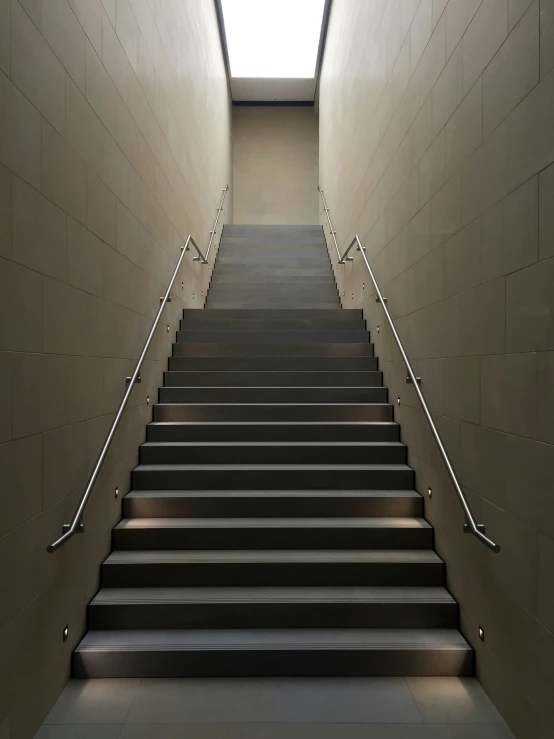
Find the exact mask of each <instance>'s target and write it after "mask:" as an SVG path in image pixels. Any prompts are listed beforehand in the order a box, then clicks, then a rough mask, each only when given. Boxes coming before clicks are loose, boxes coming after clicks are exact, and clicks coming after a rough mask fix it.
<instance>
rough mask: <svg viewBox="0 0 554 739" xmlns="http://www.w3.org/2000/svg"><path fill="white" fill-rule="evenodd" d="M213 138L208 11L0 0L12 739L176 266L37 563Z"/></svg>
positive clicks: (217, 119)
mask: <svg viewBox="0 0 554 739" xmlns="http://www.w3.org/2000/svg"><path fill="white" fill-rule="evenodd" d="M230 143H231V142H230V104H229V97H228V89H227V80H226V76H225V69H224V65H223V61H222V55H221V46H220V42H219V35H218V30H217V22H216V17H215V11H214V4H213V3H212V2H206V1H205V0H188V1H187V2H186V3H185V2H181V1H180V0H164V2H158V1H156V0H19V1H18V0H0V481H1V483H0V725H1V726H2V727H6V726H7V725H8V721H9V723H10V725H11V735H10V736H11V739H16V738H17V739H26V738H28V737H31V736H32V735H33V733H34V730H35V728H36V726H37V724H38V723H39V722H40V721H41V719H42V718H43V716H44V714H45V712H46V711H47V709H48V708H49V707H50V705H51V703H52V702H53V701H54V699H55V698H56V697H57V695H58V693H59V691H60V690H61V688H62V686H63V684H64V681H65V680H66V678H67V676H68V668H69V659H70V654H71V651H72V649H73V647H74V646H75V644H76V642H77V641H78V640H79V637H80V636H81V634H82V633H83V630H84V626H85V621H84V619H85V604H86V603H87V601H88V600H89V599H90V598H91V597H92V596H93V594H94V592H95V590H96V588H97V584H98V576H99V564H100V562H101V561H102V559H103V557H105V555H106V554H107V552H108V550H109V547H110V530H111V527H112V525H113V524H114V522H115V521H116V520H117V518H118V516H119V513H120V502H121V497H122V495H123V494H124V493H125V491H126V490H127V489H128V486H129V481H130V475H129V472H130V470H131V469H132V468H133V466H134V465H135V463H136V459H137V449H138V445H139V443H140V442H141V441H142V440H143V438H144V429H145V424H146V423H147V421H148V419H149V418H150V414H151V406H149V405H147V403H146V398H147V396H149V397H150V398H151V399H152V400H154V399H155V398H156V388H157V386H158V384H159V382H160V378H161V373H162V370H163V369H164V367H165V365H166V357H167V355H168V354H169V353H170V345H171V342H172V341H173V339H174V335H175V334H174V331H175V329H176V326H177V322H178V318H179V314H180V312H181V310H182V307H183V305H185V306H196V307H201V306H202V303H203V296H202V292H203V291H205V287H206V283H207V278H208V276H209V268H206V267H200V266H199V265H198V264H194V265H193V262H192V258H191V256H190V255H186V256H185V263H184V266H183V269H182V271H181V273H180V275H179V278H178V280H177V283H176V289H175V293H174V299H173V301H172V303H171V304H170V305H169V306H168V309H167V318H166V319H164V320H163V326H162V327H161V331H160V333H159V335H158V337H157V338H156V339H155V346H154V348H153V349H152V351H151V353H150V355H149V357H148V358H147V361H146V363H145V365H144V366H143V368H142V377H143V382H142V384H141V385H138V386H137V388H136V391H135V393H134V396H133V397H132V401H131V405H132V408H130V409H129V410H128V411H127V413H126V415H125V417H124V420H123V422H122V427H121V428H120V431H119V432H118V435H117V437H116V440H115V443H114V445H113V448H112V450H111V451H110V453H109V456H108V459H107V461H106V464H105V465H104V470H103V472H102V475H101V478H100V480H99V482H98V484H97V485H96V488H95V490H94V494H93V496H92V500H91V503H90V506H89V508H88V510H87V512H86V515H85V533H84V535H82V536H77V537H75V538H73V539H72V540H71V541H70V542H69V543H68V544H67V545H66V546H65V547H64V548H63V549H62V550H60V551H59V552H58V553H56V554H55V555H50V554H47V553H46V545H47V544H48V543H49V542H50V541H52V540H53V539H55V538H57V537H58V536H59V535H60V533H61V530H62V529H61V527H62V524H63V523H64V522H67V521H68V520H69V518H70V514H72V513H73V511H74V508H75V504H76V502H77V498H78V496H79V495H80V493H81V492H82V490H83V485H84V483H85V481H86V478H87V473H88V472H89V470H90V469H91V467H92V464H93V462H94V460H95V457H96V454H97V452H98V450H99V448H100V445H101V443H102V442H103V440H104V438H105V435H106V432H107V429H108V427H109V425H110V422H111V421H112V418H113V414H114V412H115V410H116V408H117V406H118V403H119V401H120V398H121V397H122V394H123V392H124V390H125V376H126V375H128V374H129V373H130V371H131V369H132V367H133V358H136V357H137V356H138V353H139V350H140V348H141V346H142V344H143V341H144V339H145V338H146V334H147V331H148V330H149V327H150V325H151V322H152V319H153V316H154V313H155V311H156V310H157V308H158V306H159V296H160V295H161V294H162V293H163V292H164V291H165V286H166V285H167V282H168V280H169V277H170V275H171V273H172V271H173V268H174V265H175V264H176V261H177V258H178V255H179V253H180V246H181V244H182V243H183V241H184V238H185V237H186V236H187V234H188V233H190V232H191V233H192V234H194V236H195V237H196V239H197V241H198V243H199V244H200V245H202V246H203V247H205V245H206V242H207V235H208V232H209V230H210V228H211V226H212V223H213V219H214V217H215V212H216V208H217V205H218V203H219V200H220V196H221V190H222V188H223V187H224V186H225V185H226V184H227V183H228V182H229V178H230V163H231V162H230V150H231V147H230ZM229 205H230V201H229ZM167 324H169V331H167V330H166V326H167ZM116 487H119V496H120V497H119V499H117V500H116V499H115V495H114V489H115V488H116ZM66 624H68V625H69V639H68V640H67V641H66V642H65V643H64V642H63V641H62V632H63V628H64V626H65V625H66ZM8 715H9V718H7V717H8ZM2 736H4V734H2Z"/></svg>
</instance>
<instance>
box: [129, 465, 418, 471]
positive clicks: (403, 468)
mask: <svg viewBox="0 0 554 739" xmlns="http://www.w3.org/2000/svg"><path fill="white" fill-rule="evenodd" d="M156 470H158V471H172V470H175V471H183V472H184V471H186V470H188V471H203V470H218V471H220V472H232V471H233V470H259V471H262V470H267V471H271V470H292V471H295V470H298V471H299V472H300V471H304V470H323V471H325V470H345V471H348V470H360V471H361V470H368V471H372V470H375V471H376V470H393V471H408V472H412V471H413V470H412V468H411V467H409V466H408V465H407V464H139V465H138V466H137V467H135V470H134V471H135V472H141V471H145V472H146V471H148V472H151V471H156Z"/></svg>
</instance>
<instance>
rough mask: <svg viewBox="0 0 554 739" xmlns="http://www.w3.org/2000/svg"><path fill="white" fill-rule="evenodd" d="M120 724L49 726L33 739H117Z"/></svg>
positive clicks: (40, 730) (119, 733)
mask: <svg viewBox="0 0 554 739" xmlns="http://www.w3.org/2000/svg"><path fill="white" fill-rule="evenodd" d="M122 728H123V726H122V725H121V724H120V725H118V724H79V725H76V724H63V725H62V724H50V725H49V726H46V725H45V726H42V727H41V728H40V729H39V730H38V732H37V733H36V734H35V739H119V737H120V736H121V729H122Z"/></svg>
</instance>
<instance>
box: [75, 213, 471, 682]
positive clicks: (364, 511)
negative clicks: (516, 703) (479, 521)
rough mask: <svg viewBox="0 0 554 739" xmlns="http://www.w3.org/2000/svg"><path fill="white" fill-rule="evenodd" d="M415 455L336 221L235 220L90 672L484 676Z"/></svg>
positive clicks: (195, 325)
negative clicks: (466, 635) (358, 306)
mask: <svg viewBox="0 0 554 739" xmlns="http://www.w3.org/2000/svg"><path fill="white" fill-rule="evenodd" d="M406 461H407V455H406V448H405V446H404V445H403V444H402V443H401V441H400V432H399V427H398V425H397V424H396V423H395V422H394V418H393V407H392V406H391V405H390V404H389V403H388V399H387V390H386V389H385V388H384V387H383V384H382V375H381V373H380V372H379V371H378V363H377V359H376V358H375V357H374V356H373V347H372V345H371V344H370V343H369V335H368V333H367V332H366V329H365V324H364V321H363V319H362V312H361V311H359V310H342V309H341V308H340V302H339V296H338V293H337V289H336V285H335V282H334V278H333V274H332V271H331V266H330V262H329V259H328V256H327V251H326V247H325V242H324V238H323V232H322V230H321V228H320V227H315V226H313V227H312V226H310V227H292V226H279V227H277V226H265V227H255V226H227V227H225V230H224V237H223V239H222V243H221V246H220V250H219V255H218V258H217V262H216V267H215V270H214V274H213V279H212V283H211V285H210V290H209V294H208V300H207V309H206V310H187V311H185V313H184V316H183V320H182V321H181V330H180V331H179V332H178V335H177V342H176V344H175V345H174V348H173V356H172V357H171V358H170V360H169V371H168V372H166V373H165V379H164V386H163V387H162V388H160V392H159V402H158V403H157V405H155V406H154V412H153V422H152V423H151V424H149V426H148V429H147V440H146V443H145V444H143V446H142V447H141V450H140V465H139V466H138V467H137V468H136V469H135V471H134V472H133V484H132V491H131V492H130V493H129V494H128V495H127V496H126V498H125V499H124V503H123V505H124V518H123V520H122V521H121V522H120V523H119V524H118V526H117V527H116V528H115V530H114V534H113V547H114V551H113V552H112V554H110V556H109V557H108V559H107V560H106V561H105V563H104V564H103V567H102V589H101V590H100V592H99V593H98V594H97V596H96V597H95V598H94V600H93V601H92V603H91V604H90V606H89V612H88V624H89V629H90V630H89V632H88V633H87V635H86V636H85V638H84V639H83V641H82V642H81V644H80V645H79V647H78V648H77V650H76V652H75V655H74V674H75V676H77V677H125V676H127V677H134V676H137V677H138V676H142V677H148V676H149V677H175V676H239V675H240V676H271V675H297V676H299V675H304V676H311V675H317V676H322V675H348V676H356V675H382V676H385V675H467V674H471V672H472V670H473V654H472V651H471V649H470V647H469V645H468V644H467V643H466V641H465V640H464V639H463V637H462V636H461V634H460V633H459V632H458V630H457V624H458V609H457V605H456V603H455V601H454V600H453V598H452V597H451V596H450V594H449V593H448V592H447V590H446V589H445V587H444V584H445V571H444V563H443V562H442V561H441V560H440V559H439V557H438V556H437V555H436V554H435V552H434V551H433V548H432V547H433V531H432V529H431V527H430V526H429V524H428V523H427V522H426V521H425V520H424V518H423V517H422V498H421V496H420V495H419V494H418V493H416V492H415V491H414V473H413V471H412V470H411V469H410V467H408V466H407V464H406Z"/></svg>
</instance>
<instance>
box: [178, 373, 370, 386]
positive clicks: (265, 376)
mask: <svg viewBox="0 0 554 739" xmlns="http://www.w3.org/2000/svg"><path fill="white" fill-rule="evenodd" d="M164 386H165V387H194V388H199V387H234V388H236V387H295V388H297V387H336V386H338V387H382V386H383V374H382V372H165V373H164Z"/></svg>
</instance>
